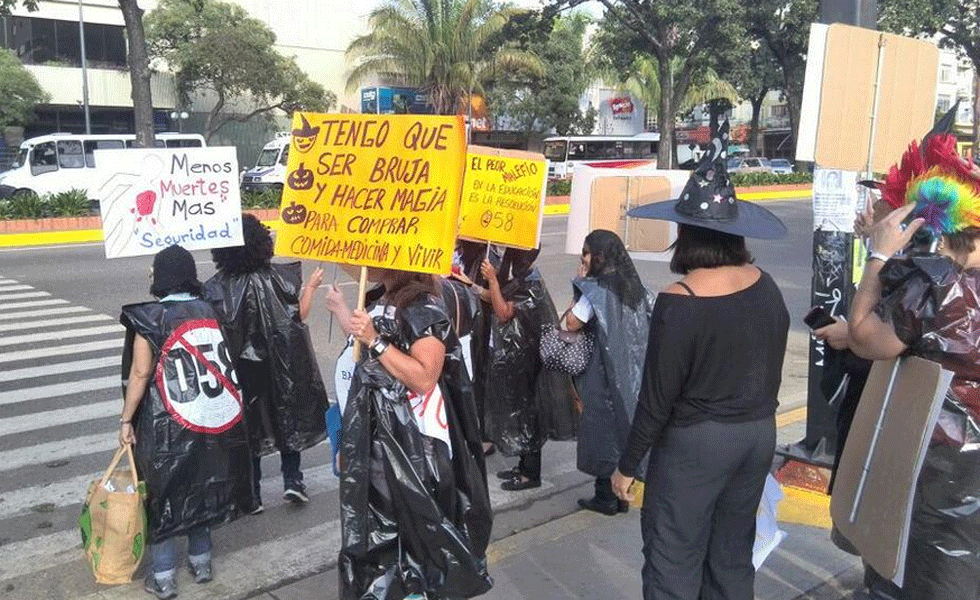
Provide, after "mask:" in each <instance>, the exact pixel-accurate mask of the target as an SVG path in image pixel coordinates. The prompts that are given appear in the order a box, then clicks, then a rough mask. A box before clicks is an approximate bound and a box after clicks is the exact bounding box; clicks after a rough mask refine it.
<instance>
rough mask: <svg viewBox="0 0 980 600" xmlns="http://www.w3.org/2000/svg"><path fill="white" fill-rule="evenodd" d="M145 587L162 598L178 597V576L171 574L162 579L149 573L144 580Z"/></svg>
mask: <svg viewBox="0 0 980 600" xmlns="http://www.w3.org/2000/svg"><path fill="white" fill-rule="evenodd" d="M143 589H144V590H146V591H147V592H149V593H151V594H153V595H154V596H156V597H157V598H160V599H161V600H167V599H168V598H176V597H177V578H176V577H174V576H173V575H171V576H170V577H166V578H164V579H163V580H162V581H161V580H160V579H157V578H156V577H155V576H154V575H153V573H149V574H148V575H147V576H146V579H145V580H144V581H143Z"/></svg>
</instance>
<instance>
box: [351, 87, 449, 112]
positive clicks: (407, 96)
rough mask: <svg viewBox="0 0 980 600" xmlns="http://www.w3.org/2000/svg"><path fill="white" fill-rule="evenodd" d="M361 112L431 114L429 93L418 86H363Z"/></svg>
mask: <svg viewBox="0 0 980 600" xmlns="http://www.w3.org/2000/svg"><path fill="white" fill-rule="evenodd" d="M361 113H362V114H370V115H429V114H432V107H431V106H429V95H428V94H427V93H425V92H423V91H420V90H418V89H416V88H409V87H389V86H380V85H379V86H372V87H366V88H361Z"/></svg>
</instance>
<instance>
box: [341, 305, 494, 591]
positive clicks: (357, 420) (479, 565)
mask: <svg viewBox="0 0 980 600" xmlns="http://www.w3.org/2000/svg"><path fill="white" fill-rule="evenodd" d="M382 313H383V314H382V315H381V316H379V317H375V319H374V323H375V327H376V328H377V330H378V333H379V335H381V337H382V338H383V339H385V340H386V341H388V342H389V343H391V344H393V345H395V346H396V347H398V348H399V349H400V350H403V351H407V350H408V348H409V347H410V346H411V344H412V343H413V342H414V341H415V340H418V339H420V338H422V337H428V336H435V337H437V338H438V339H440V340H442V341H443V342H444V343H445V345H446V361H445V364H444V366H443V372H442V376H441V377H440V379H439V384H438V390H439V392H441V394H442V398H443V406H444V408H445V414H444V417H443V418H444V419H445V421H444V425H445V427H444V430H447V431H444V432H443V435H444V436H445V437H443V438H440V439H437V438H435V437H432V436H429V435H423V433H422V432H421V430H420V428H419V425H418V422H417V421H416V416H415V413H414V412H413V404H412V403H410V399H409V391H408V390H407V389H406V388H405V386H404V385H403V384H402V383H401V382H399V381H398V380H396V379H394V378H393V377H392V376H391V375H390V374H388V372H387V371H385V369H384V368H383V367H382V365H381V363H380V362H378V361H377V360H375V359H365V360H363V361H362V362H361V363H360V364H358V365H357V367H356V368H355V370H354V376H353V381H352V384H351V390H350V394H349V396H348V399H347V404H346V407H345V409H344V414H343V418H342V423H343V436H342V440H341V444H340V446H341V447H340V460H341V466H342V472H341V482H340V513H341V528H342V548H341V552H340V557H339V561H338V563H339V564H338V571H339V575H340V590H341V594H340V595H341V598H342V599H344V600H354V599H364V600H400V599H401V598H404V597H405V596H406V595H408V594H410V593H418V592H425V593H428V594H430V595H432V596H434V597H439V598H471V597H473V596H478V595H480V594H483V593H485V592H486V591H487V590H489V589H490V588H491V586H492V585H493V582H492V580H491V579H490V577H489V575H488V574H487V566H486V548H487V545H488V544H489V541H490V530H491V527H492V525H493V517H492V513H491V509H490V497H489V494H488V491H487V484H486V467H485V465H484V462H483V451H482V447H481V444H480V436H479V426H478V423H477V415H476V407H475V405H474V403H473V395H472V389H471V386H470V382H469V378H468V377H467V375H466V369H465V366H464V365H463V362H462V353H461V351H460V345H459V342H458V341H457V339H456V336H455V333H454V332H453V330H452V326H451V325H450V322H449V319H448V317H447V316H446V313H445V309H444V307H443V306H442V302H441V301H440V300H438V299H435V298H432V297H428V298H427V299H420V300H418V301H416V302H414V303H411V304H409V305H408V306H407V307H405V308H404V309H403V311H402V314H401V315H399V316H398V317H396V316H395V314H394V308H393V307H385V309H384V310H383V311H382ZM420 404H421V403H420ZM426 405H428V404H427V403H426ZM418 406H419V404H415V407H416V410H418ZM445 439H448V441H449V443H448V444H447V443H445V441H444V440H445Z"/></svg>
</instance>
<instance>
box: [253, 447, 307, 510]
mask: <svg viewBox="0 0 980 600" xmlns="http://www.w3.org/2000/svg"><path fill="white" fill-rule="evenodd" d="M279 456H280V458H281V462H280V467H279V468H280V470H281V471H282V485H283V487H289V484H291V483H302V482H303V472H302V471H300V470H299V461H300V453H299V452H296V451H293V450H283V451H281V452H280V453H279ZM252 476H253V477H254V478H255V479H254V487H255V494H256V496H258V497H260V498H261V496H260V495H259V484H260V482H261V481H262V459H261V458H260V457H258V456H253V457H252Z"/></svg>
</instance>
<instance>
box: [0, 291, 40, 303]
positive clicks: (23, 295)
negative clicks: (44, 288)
mask: <svg viewBox="0 0 980 600" xmlns="http://www.w3.org/2000/svg"><path fill="white" fill-rule="evenodd" d="M50 295H51V294H49V293H47V292H16V293H13V294H4V293H3V291H0V302H6V301H7V300H22V299H24V298H42V297H44V296H50Z"/></svg>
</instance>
